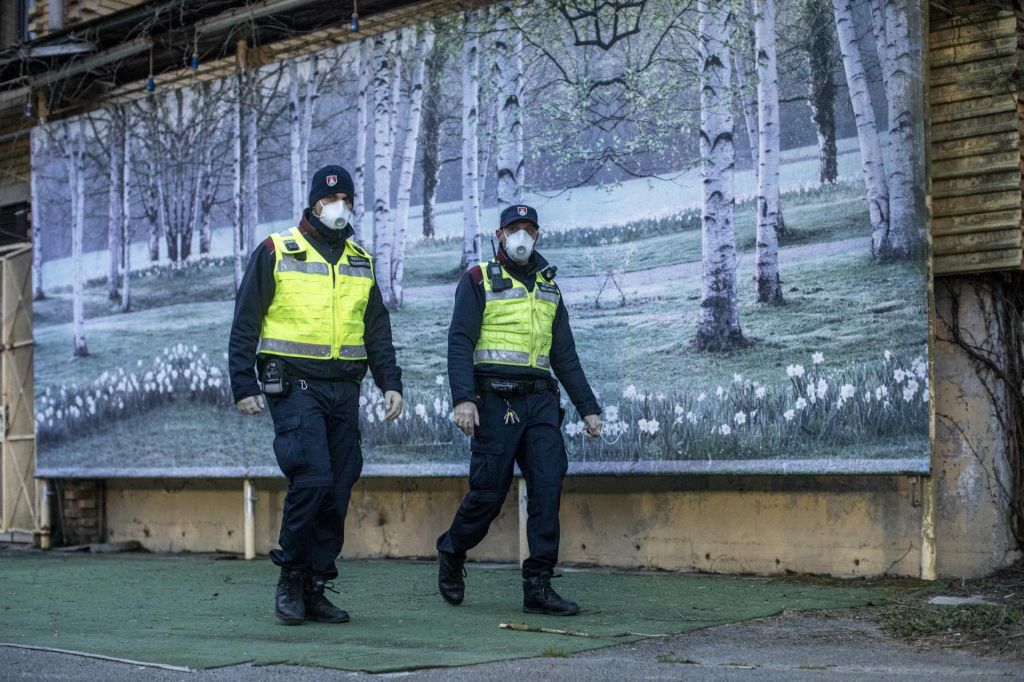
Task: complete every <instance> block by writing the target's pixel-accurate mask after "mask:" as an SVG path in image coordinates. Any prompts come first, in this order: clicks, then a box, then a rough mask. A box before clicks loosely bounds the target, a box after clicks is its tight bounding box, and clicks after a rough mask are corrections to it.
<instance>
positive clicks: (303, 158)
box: [288, 55, 365, 220]
mask: <svg viewBox="0 0 1024 682" xmlns="http://www.w3.org/2000/svg"><path fill="white" fill-rule="evenodd" d="M307 63H308V64H309V73H308V74H306V75H302V74H300V73H299V63H298V61H297V60H295V59H293V60H291V61H290V62H288V122H289V133H290V138H291V146H290V152H291V154H290V156H291V171H292V215H293V216H294V217H295V219H296V220H298V217H299V216H301V215H302V211H303V209H305V208H306V203H307V202H306V199H307V196H308V187H309V178H308V176H309V135H310V132H311V130H312V127H313V106H314V103H315V101H316V97H317V68H318V60H317V57H316V55H313V56H312V57H310V58H309V59H308V60H307ZM364 144H365V143H364ZM364 153H365V147H364Z"/></svg>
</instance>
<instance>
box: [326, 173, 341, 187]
mask: <svg viewBox="0 0 1024 682" xmlns="http://www.w3.org/2000/svg"><path fill="white" fill-rule="evenodd" d="M337 184H338V176H337V175H328V176H327V186H328V187H334V186H335V185H337Z"/></svg>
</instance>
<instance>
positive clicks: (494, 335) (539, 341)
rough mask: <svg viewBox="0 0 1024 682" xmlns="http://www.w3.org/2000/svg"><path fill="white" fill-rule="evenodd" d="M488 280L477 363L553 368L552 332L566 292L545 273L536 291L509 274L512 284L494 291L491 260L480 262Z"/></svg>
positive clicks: (504, 274)
mask: <svg viewBox="0 0 1024 682" xmlns="http://www.w3.org/2000/svg"><path fill="white" fill-rule="evenodd" d="M480 270H481V271H482V272H483V275H484V279H483V283H484V297H485V303H484V317H483V322H482V324H481V325H480V338H479V339H478V340H477V342H476V349H475V350H474V353H473V362H474V364H477V365H479V364H482V363H488V364H497V365H515V366H519V367H536V368H538V369H550V368H551V357H550V356H551V333H552V328H553V327H554V323H555V313H556V312H557V311H558V302H559V301H560V300H561V298H562V295H561V293H560V292H559V290H558V285H556V284H555V283H554V282H549V281H548V280H547V279H545V278H544V276H543V275H542V274H541V273H539V272H538V273H537V280H536V282H535V283H534V285H533V291H528V290H527V289H526V285H525V284H523V283H522V282H520V281H519V280H517V279H515V278H514V277H512V276H511V275H509V274H508V271H507V270H505V268H504V267H502V269H501V273H502V275H503V276H504V277H506V278H508V279H509V280H511V281H512V287H511V288H509V289H505V290H504V291H494V290H493V289H492V288H491V280H490V278H489V277H488V276H487V263H481V264H480Z"/></svg>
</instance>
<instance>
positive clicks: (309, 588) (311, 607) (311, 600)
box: [306, 575, 348, 623]
mask: <svg viewBox="0 0 1024 682" xmlns="http://www.w3.org/2000/svg"><path fill="white" fill-rule="evenodd" d="M325 589H327V590H330V591H331V592H334V593H335V594H338V591H337V590H335V589H334V587H333V585H331V583H329V582H327V581H326V580H324V579H323V578H321V577H320V576H316V575H314V576H310V578H309V581H308V582H307V583H306V620H313V621H316V622H317V623H347V622H348V612H347V611H345V610H343V609H339V608H338V607H337V606H335V605H334V604H332V603H331V601H330V600H329V599H328V598H327V597H325V596H324V590H325Z"/></svg>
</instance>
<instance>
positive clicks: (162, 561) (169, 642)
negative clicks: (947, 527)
mask: <svg viewBox="0 0 1024 682" xmlns="http://www.w3.org/2000/svg"><path fill="white" fill-rule="evenodd" d="M341 572H342V575H341V577H340V578H339V580H337V581H335V586H336V587H337V589H339V590H340V592H341V595H340V596H338V597H335V596H334V595H329V596H332V597H334V598H335V599H336V601H337V603H338V604H339V605H341V606H343V607H344V608H346V609H348V610H349V611H350V612H351V614H352V622H351V623H348V624H344V625H324V624H316V623H306V624H304V625H301V626H291V627H289V626H286V625H283V624H279V623H278V622H277V620H276V619H275V618H274V616H273V612H272V599H273V592H274V585H275V581H276V578H277V569H276V568H275V567H274V566H272V565H271V564H270V563H269V562H268V561H266V560H260V561H255V562H244V561H217V560H213V559H211V558H208V557H197V556H191V557H189V556H153V555H117V556H69V555H58V554H53V555H39V554H38V553H33V554H29V555H11V554H8V555H6V556H0V594H3V595H4V596H3V599H2V601H0V642H3V643H11V644H22V645H32V646H42V647H52V648H57V649H66V650H72V651H80V652H88V653H92V654H101V655H106V656H114V657H118V658H125V659H132V660H136V661H146V662H152V663H164V664H173V665H183V666H188V667H191V668H210V667H219V666H225V665H232V664H238V663H243V662H250V661H251V662H253V663H254V664H257V665H269V664H285V663H288V664H298V665H310V666H323V667H331V668H340V669H345V670H364V671H373V672H382V671H389V670H403V669H412V668H424V667H437V666H456V665H468V664H473V663H483V662H487V661H496V660H502V659H511V658H521V657H531V656H542V655H545V652H550V651H553V650H558V651H562V652H567V653H572V652H577V651H582V650H585V649H593V648H597V647H602V646H608V645H611V644H616V643H622V642H628V641H632V640H635V639H639V637H638V636H636V635H629V636H624V637H616V636H615V635H617V634H621V633H626V632H632V633H642V634H644V635H665V634H674V633H680V632H686V631H690V630H695V629H698V628H704V627H709V626H713V625H721V624H725V623H733V622H738V621H742V620H748V619H751V618H760V617H765V616H770V615H772V614H777V613H779V612H780V611H782V610H784V609H789V610H799V609H834V608H842V607H850V606H859V605H865V604H868V603H876V604H877V603H882V602H885V601H888V600H891V599H893V598H895V597H897V596H899V595H901V594H906V593H907V592H909V591H912V590H914V589H917V588H918V587H919V583H916V582H914V581H905V582H904V581H887V582H885V583H870V582H863V581H857V582H852V581H851V582H842V581H828V582H827V583H826V584H817V583H816V581H793V580H778V579H768V578H752V577H722V576H707V575H693V574H686V575H680V574H668V573H664V574H636V573H634V574H629V573H612V572H607V571H567V572H566V573H565V575H564V576H563V577H561V578H558V579H556V580H555V581H554V584H555V587H556V589H558V590H559V591H561V592H562V593H563V594H564V595H565V596H568V597H571V598H573V599H576V600H577V601H579V602H580V604H581V606H582V607H583V612H582V613H581V614H580V615H579V616H577V617H575V618H557V617H549V616H536V615H527V614H524V613H522V611H521V608H520V606H521V589H520V580H519V577H518V572H517V571H515V570H508V569H503V568H482V567H474V566H473V565H472V564H471V565H470V566H469V577H468V579H467V596H466V602H465V603H464V604H463V605H462V606H459V607H451V606H448V605H447V604H445V603H444V602H442V600H441V598H440V596H439V595H438V594H437V589H436V569H435V567H434V565H433V564H430V563H415V562H400V561H348V562H343V563H342V564H341ZM510 621H512V622H518V623H526V624H529V625H534V626H541V627H546V628H560V629H571V630H574V631H579V632H585V633H588V634H590V635H597V636H598V637H597V638H584V637H572V636H565V635H555V634H539V633H534V632H517V631H510V630H505V629H500V628H499V627H498V626H499V624H501V623H507V622H510Z"/></svg>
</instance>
